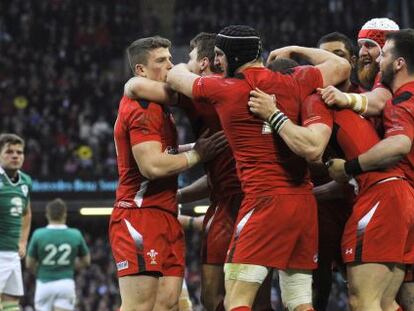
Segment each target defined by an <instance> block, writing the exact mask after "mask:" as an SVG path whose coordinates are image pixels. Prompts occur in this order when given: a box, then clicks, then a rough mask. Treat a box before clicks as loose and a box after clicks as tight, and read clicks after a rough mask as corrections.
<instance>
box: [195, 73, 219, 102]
mask: <svg viewBox="0 0 414 311" xmlns="http://www.w3.org/2000/svg"><path fill="white" fill-rule="evenodd" d="M223 80H224V79H223V78H221V77H217V76H203V77H199V78H197V79H196V80H194V83H193V100H195V101H200V102H202V101H203V102H204V101H206V100H207V99H217V96H218V94H219V93H220V90H221V83H220V82H222V81H223Z"/></svg>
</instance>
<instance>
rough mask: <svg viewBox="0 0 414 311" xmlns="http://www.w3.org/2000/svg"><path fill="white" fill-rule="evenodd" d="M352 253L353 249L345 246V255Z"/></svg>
mask: <svg viewBox="0 0 414 311" xmlns="http://www.w3.org/2000/svg"><path fill="white" fill-rule="evenodd" d="M352 253H353V249H352V248H347V249H346V250H345V255H352Z"/></svg>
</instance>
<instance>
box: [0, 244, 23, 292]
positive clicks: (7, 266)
mask: <svg viewBox="0 0 414 311" xmlns="http://www.w3.org/2000/svg"><path fill="white" fill-rule="evenodd" d="M0 293H2V294H6V295H10V296H23V295H24V290H23V277H22V267H21V264H20V257H19V254H18V253H17V252H8V251H0Z"/></svg>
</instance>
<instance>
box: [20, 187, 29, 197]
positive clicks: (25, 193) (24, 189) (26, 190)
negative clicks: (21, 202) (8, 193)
mask: <svg viewBox="0 0 414 311" xmlns="http://www.w3.org/2000/svg"><path fill="white" fill-rule="evenodd" d="M21 189H22V192H23V195H24V196H25V197H27V194H28V193H29V187H27V185H22V186H21Z"/></svg>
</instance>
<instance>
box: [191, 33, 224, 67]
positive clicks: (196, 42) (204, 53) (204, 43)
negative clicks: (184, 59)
mask: <svg viewBox="0 0 414 311" xmlns="http://www.w3.org/2000/svg"><path fill="white" fill-rule="evenodd" d="M216 36H217V34H215V33H209V32H200V33H199V34H198V35H196V36H195V37H194V38H193V39H191V41H190V51H192V50H194V49H195V48H197V60H201V59H203V58H204V57H207V58H208V60H209V62H210V66H209V67H210V70H211V71H212V72H215V73H219V72H221V70H220V69H219V68H217V67H216V66H214V57H215V53H214V46H215V45H216Z"/></svg>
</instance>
